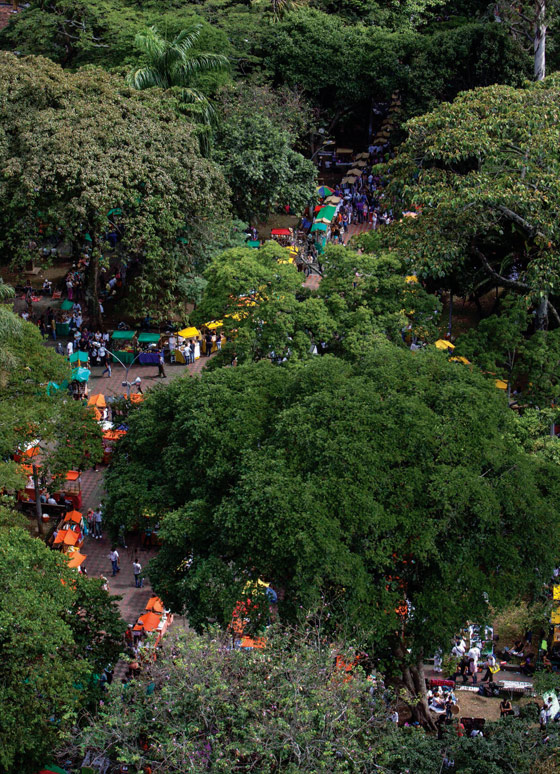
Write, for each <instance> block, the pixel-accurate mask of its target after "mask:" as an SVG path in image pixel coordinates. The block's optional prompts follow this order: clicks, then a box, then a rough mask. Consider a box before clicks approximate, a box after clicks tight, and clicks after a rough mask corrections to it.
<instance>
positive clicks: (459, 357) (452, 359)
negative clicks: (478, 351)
mask: <svg viewBox="0 0 560 774" xmlns="http://www.w3.org/2000/svg"><path fill="white" fill-rule="evenodd" d="M449 362H450V363H451V362H456V363H464V364H465V365H470V364H471V361H470V360H467V358H466V357H463V356H462V355H455V357H450V358H449Z"/></svg>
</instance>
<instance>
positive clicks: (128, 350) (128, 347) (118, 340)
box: [111, 331, 136, 366]
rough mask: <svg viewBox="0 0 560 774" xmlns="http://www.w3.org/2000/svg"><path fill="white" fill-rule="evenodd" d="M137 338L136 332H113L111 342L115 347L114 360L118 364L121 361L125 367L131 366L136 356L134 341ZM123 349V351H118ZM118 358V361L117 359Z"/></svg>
mask: <svg viewBox="0 0 560 774" xmlns="http://www.w3.org/2000/svg"><path fill="white" fill-rule="evenodd" d="M135 338H136V331H113V333H112V335H111V342H112V346H113V351H112V354H113V360H114V362H116V363H117V362H118V361H119V360H120V361H121V363H124V365H125V366H126V365H131V364H132V362H133V360H134V357H135V355H136V352H135V346H134V340H135ZM116 347H121V349H116ZM117 358H118V359H117Z"/></svg>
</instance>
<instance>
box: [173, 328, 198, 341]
mask: <svg viewBox="0 0 560 774" xmlns="http://www.w3.org/2000/svg"><path fill="white" fill-rule="evenodd" d="M177 336H182V337H183V338H184V339H192V338H194V337H195V336H200V331H199V330H198V328H194V327H192V326H191V327H190V328H183V330H182V331H179V333H178V334H177Z"/></svg>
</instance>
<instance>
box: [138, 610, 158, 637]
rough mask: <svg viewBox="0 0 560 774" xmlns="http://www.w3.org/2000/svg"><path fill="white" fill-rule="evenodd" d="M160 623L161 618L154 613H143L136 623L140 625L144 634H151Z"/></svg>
mask: <svg viewBox="0 0 560 774" xmlns="http://www.w3.org/2000/svg"><path fill="white" fill-rule="evenodd" d="M160 621H161V616H160V615H156V614H155V613H144V615H141V616H140V618H139V619H138V623H139V624H141V626H142V628H143V629H144V631H145V632H153V631H154V629H157V628H158V626H159V622H160Z"/></svg>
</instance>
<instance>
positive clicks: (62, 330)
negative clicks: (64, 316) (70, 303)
mask: <svg viewBox="0 0 560 774" xmlns="http://www.w3.org/2000/svg"><path fill="white" fill-rule="evenodd" d="M56 335H57V336H59V337H60V336H69V335H70V323H69V322H68V321H67V320H66V321H64V320H61V321H59V322H57V323H56Z"/></svg>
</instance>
